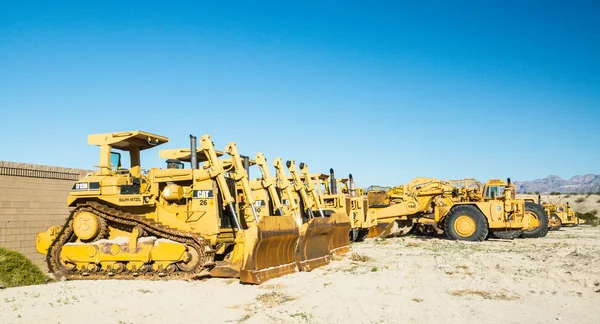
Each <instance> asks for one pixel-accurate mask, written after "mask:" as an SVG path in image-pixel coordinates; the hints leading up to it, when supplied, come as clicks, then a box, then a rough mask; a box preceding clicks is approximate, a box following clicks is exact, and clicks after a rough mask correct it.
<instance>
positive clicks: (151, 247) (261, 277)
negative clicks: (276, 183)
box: [36, 131, 299, 284]
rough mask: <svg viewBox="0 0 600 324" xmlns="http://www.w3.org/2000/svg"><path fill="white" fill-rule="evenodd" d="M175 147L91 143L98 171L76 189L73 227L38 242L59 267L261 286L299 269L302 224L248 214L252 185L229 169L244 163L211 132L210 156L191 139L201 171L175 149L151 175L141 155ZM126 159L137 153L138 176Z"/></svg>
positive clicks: (82, 274) (157, 141)
mask: <svg viewBox="0 0 600 324" xmlns="http://www.w3.org/2000/svg"><path fill="white" fill-rule="evenodd" d="M167 141H168V138H166V137H163V136H159V135H155V134H151V133H147V132H143V131H130V132H120V133H109V134H96V135H90V136H89V137H88V144H90V145H97V146H99V147H100V164H99V166H98V170H97V171H95V172H92V173H90V174H88V175H86V176H85V177H84V178H82V179H81V180H79V181H77V182H76V183H75V184H74V185H73V188H72V190H71V192H70V194H69V197H68V206H69V207H71V208H72V212H71V213H70V215H69V216H68V217H67V219H66V221H65V224H64V225H63V226H53V227H51V228H50V229H48V231H46V232H43V233H39V234H38V236H37V243H36V245H37V250H38V252H40V253H42V254H45V255H46V259H47V263H48V268H49V270H50V271H51V272H52V273H54V274H55V275H56V276H57V277H62V276H64V277H66V278H67V279H107V278H116V279H132V278H148V279H153V278H178V279H186V278H195V277H200V276H214V277H239V278H240V281H241V282H245V283H254V284H260V283H262V282H264V281H266V280H269V279H271V278H275V277H279V276H282V275H285V274H287V273H292V272H295V271H296V270H297V262H296V257H295V256H296V244H297V241H298V239H299V229H298V224H297V222H296V220H295V219H294V218H293V217H287V216H285V215H283V216H268V215H263V216H260V217H259V216H258V214H257V213H252V217H250V218H244V217H241V216H240V209H243V207H242V206H241V205H240V204H239V203H238V201H237V200H236V199H235V197H236V190H235V188H236V183H237V184H240V185H241V186H245V184H244V182H243V181H244V179H246V180H247V178H246V177H245V176H244V174H243V173H241V171H240V172H235V171H238V170H235V171H234V172H231V173H227V172H226V171H225V170H224V168H223V166H224V165H225V166H226V165H231V164H232V163H235V161H233V160H232V159H229V160H225V159H223V160H219V156H223V154H222V152H217V151H216V150H215V149H214V146H213V143H212V141H211V139H210V137H209V136H208V135H204V136H202V137H201V138H200V149H198V148H197V147H196V144H197V143H196V137H193V136H191V135H190V146H191V147H190V149H189V152H188V153H187V155H189V160H190V164H191V168H189V169H186V168H184V167H183V163H182V162H181V161H180V160H178V159H177V156H179V157H180V158H181V156H185V155H186V152H179V153H177V152H175V153H173V152H171V156H172V157H174V158H172V159H169V160H167V168H165V169H159V168H152V169H150V170H148V171H145V172H142V170H141V165H140V151H142V150H146V149H150V148H153V147H156V146H158V145H161V144H164V143H166V142H167ZM119 151H120V152H119ZM180 151H181V150H180ZM192 152H194V153H195V154H192ZM121 153H129V158H130V167H129V168H128V169H126V168H123V167H122V165H121V162H122V161H121ZM166 153H169V152H165V154H166ZM230 153H231V152H230ZM167 155H169V154H167ZM230 155H231V154H230ZM200 162H203V165H202V167H200V165H199V163H200ZM228 163H229V164H228ZM245 195H246V197H251V196H250V193H249V192H245ZM240 207H242V208H240ZM248 219H250V220H248Z"/></svg>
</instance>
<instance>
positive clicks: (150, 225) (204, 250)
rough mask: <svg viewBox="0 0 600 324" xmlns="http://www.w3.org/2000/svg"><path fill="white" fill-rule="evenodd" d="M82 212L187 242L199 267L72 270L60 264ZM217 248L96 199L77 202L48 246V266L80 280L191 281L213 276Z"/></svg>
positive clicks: (201, 239) (57, 276)
mask: <svg viewBox="0 0 600 324" xmlns="http://www.w3.org/2000/svg"><path fill="white" fill-rule="evenodd" d="M81 211H87V212H90V213H93V214H95V215H96V216H98V217H100V218H101V219H103V220H105V221H108V222H114V223H117V224H123V225H128V226H133V227H135V226H137V227H139V228H140V229H142V230H143V231H145V232H146V233H147V234H148V235H150V236H156V237H157V238H165V239H169V240H172V241H175V242H178V243H182V244H185V245H186V246H187V247H188V248H193V249H196V250H197V251H198V254H199V257H200V260H199V262H198V266H196V267H194V268H193V269H191V270H190V271H182V270H178V271H174V272H168V271H166V270H165V271H158V270H149V271H144V272H132V271H128V270H124V271H122V272H120V273H115V272H112V271H106V270H105V269H102V270H100V271H97V272H89V273H83V272H81V270H79V269H77V268H75V269H73V270H70V269H68V268H65V267H64V266H62V265H61V264H59V260H60V251H61V247H62V246H63V245H65V244H66V243H69V242H70V240H71V239H72V238H73V235H74V233H73V217H74V216H75V215H76V214H77V213H78V212H81ZM214 254H215V251H214V250H213V249H212V248H211V246H210V245H209V243H208V242H207V241H206V240H204V239H203V238H202V237H201V236H200V235H198V234H194V233H189V232H182V231H179V230H177V229H174V228H171V227H168V226H164V225H162V224H160V223H158V222H155V221H153V220H151V219H148V218H146V217H144V216H141V215H136V214H131V213H127V212H123V211H121V210H118V209H115V208H111V207H109V206H106V205H103V204H100V203H98V202H96V201H91V202H85V203H82V204H79V205H77V207H76V208H75V209H73V211H72V212H71V214H69V217H68V218H67V220H66V222H65V225H64V226H63V227H62V229H61V230H60V232H59V234H58V236H57V237H56V239H55V240H54V242H52V244H51V245H50V247H49V248H48V254H47V255H46V262H47V264H48V269H49V270H50V271H51V272H52V273H53V274H54V276H55V277H56V278H57V279H59V278H61V277H66V279H68V280H79V279H85V280H90V279H145V280H164V279H179V280H190V279H194V278H198V277H204V276H209V274H208V271H209V270H210V269H211V268H212V267H213V266H214V265H215V263H214Z"/></svg>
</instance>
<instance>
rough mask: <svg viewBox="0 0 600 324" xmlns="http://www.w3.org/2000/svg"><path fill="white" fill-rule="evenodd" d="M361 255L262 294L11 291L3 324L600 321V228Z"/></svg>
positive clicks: (160, 288) (402, 245)
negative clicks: (539, 236)
mask: <svg viewBox="0 0 600 324" xmlns="http://www.w3.org/2000/svg"><path fill="white" fill-rule="evenodd" d="M352 253H355V255H354V257H352ZM352 253H350V254H348V255H347V256H345V257H343V258H342V259H341V260H337V261H335V262H332V263H331V264H330V265H329V266H327V267H324V268H320V269H317V270H315V271H313V272H310V273H295V274H292V275H288V276H286V277H283V278H277V279H274V280H271V281H269V282H267V283H265V284H263V285H260V286H251V285H242V284H239V283H238V281H236V280H233V279H214V278H213V279H208V280H204V281H194V282H185V281H168V282H167V281H154V282H151V281H70V282H57V283H52V284H48V285H41V286H30V287H20V288H12V289H4V290H0V323H238V322H245V323H265V322H266V323H281V322H285V323H396V322H407V323H459V322H463V321H468V322H470V323H485V322H487V323H528V324H530V323H554V322H563V323H598V320H599V319H600V310H599V308H600V227H595V228H594V227H589V226H580V227H578V228H564V229H562V230H560V231H558V232H550V233H549V234H548V236H547V237H545V238H541V239H529V240H524V239H517V240H514V241H503V240H489V241H486V242H483V243H462V242H453V241H448V240H444V239H437V238H423V237H415V236H411V237H405V238H395V239H387V240H373V239H369V240H367V241H366V242H363V243H358V244H353V251H352ZM357 256H359V257H357ZM360 256H366V257H369V258H370V259H367V258H361V257H360ZM353 259H354V260H353ZM365 259H367V260H365Z"/></svg>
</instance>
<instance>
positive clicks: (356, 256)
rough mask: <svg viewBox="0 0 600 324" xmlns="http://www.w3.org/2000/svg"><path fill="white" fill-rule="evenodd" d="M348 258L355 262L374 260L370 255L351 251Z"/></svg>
mask: <svg viewBox="0 0 600 324" xmlns="http://www.w3.org/2000/svg"><path fill="white" fill-rule="evenodd" d="M350 260H352V261H356V262H371V261H375V259H374V258H372V257H370V256H366V255H361V254H358V253H352V256H351V257H350Z"/></svg>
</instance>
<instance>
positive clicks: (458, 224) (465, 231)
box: [454, 215, 477, 237]
mask: <svg viewBox="0 0 600 324" xmlns="http://www.w3.org/2000/svg"><path fill="white" fill-rule="evenodd" d="M476 229H477V224H475V220H473V218H471V217H469V216H466V215H462V216H458V217H457V218H456V220H455V221H454V232H456V234H458V235H459V236H462V237H469V236H471V235H473V234H474V233H475V230H476Z"/></svg>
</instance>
